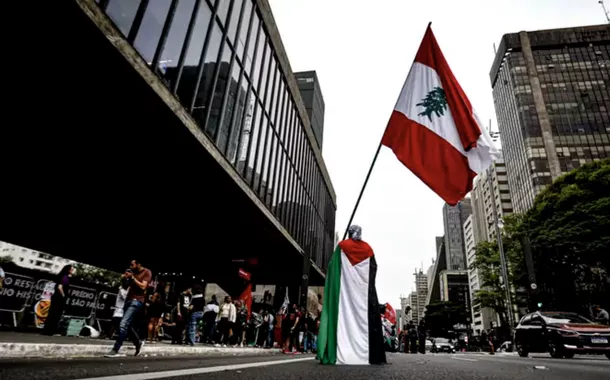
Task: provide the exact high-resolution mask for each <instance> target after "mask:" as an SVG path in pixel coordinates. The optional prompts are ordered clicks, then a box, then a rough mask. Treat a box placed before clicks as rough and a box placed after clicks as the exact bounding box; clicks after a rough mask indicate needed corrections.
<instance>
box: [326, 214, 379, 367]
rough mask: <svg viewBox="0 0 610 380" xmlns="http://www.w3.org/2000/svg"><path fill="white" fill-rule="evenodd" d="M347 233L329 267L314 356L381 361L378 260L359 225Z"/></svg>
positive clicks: (344, 361)
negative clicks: (377, 283) (377, 286)
mask: <svg viewBox="0 0 610 380" xmlns="http://www.w3.org/2000/svg"><path fill="white" fill-rule="evenodd" d="M348 235H349V239H347V240H344V241H342V242H340V243H339V245H338V246H337V248H336V249H335V252H334V253H333V256H332V257H331V260H330V263H329V266H328V273H327V275H326V284H325V286H324V300H323V308H322V315H321V317H320V331H319V334H318V356H317V357H318V360H319V361H320V363H321V364H346V365H366V364H384V363H386V357H385V350H384V347H383V330H382V327H381V314H380V308H379V306H380V305H379V300H378V299H377V290H376V289H375V277H376V276H377V262H376V261H375V256H374V254H373V250H372V248H371V247H370V246H369V245H368V244H367V243H366V242H364V241H362V228H361V227H360V226H356V225H353V226H350V227H349V229H348Z"/></svg>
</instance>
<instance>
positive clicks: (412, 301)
mask: <svg viewBox="0 0 610 380" xmlns="http://www.w3.org/2000/svg"><path fill="white" fill-rule="evenodd" d="M418 301H419V300H418V299H417V291H415V292H411V294H409V305H410V306H411V320H409V321H407V322H411V321H413V322H415V323H419V319H420V318H421V316H420V314H419V312H418V310H419V309H418V305H419V302H418Z"/></svg>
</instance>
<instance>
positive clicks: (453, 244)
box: [437, 198, 472, 270]
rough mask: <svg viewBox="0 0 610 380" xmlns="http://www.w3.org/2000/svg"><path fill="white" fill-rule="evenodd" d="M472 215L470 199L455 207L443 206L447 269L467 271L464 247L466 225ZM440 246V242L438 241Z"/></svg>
mask: <svg viewBox="0 0 610 380" xmlns="http://www.w3.org/2000/svg"><path fill="white" fill-rule="evenodd" d="M470 214H472V206H471V202H470V198H466V199H464V200H462V201H460V202H459V203H458V204H457V205H455V206H449V205H448V204H445V205H444V206H443V223H444V226H445V241H444V243H445V251H446V260H447V265H446V267H447V269H449V270H466V248H465V246H464V223H465V222H466V219H468V217H469V216H470ZM437 245H438V240H437Z"/></svg>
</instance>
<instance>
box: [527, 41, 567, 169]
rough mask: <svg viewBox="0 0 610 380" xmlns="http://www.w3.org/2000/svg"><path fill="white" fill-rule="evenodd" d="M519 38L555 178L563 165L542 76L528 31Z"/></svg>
mask: <svg viewBox="0 0 610 380" xmlns="http://www.w3.org/2000/svg"><path fill="white" fill-rule="evenodd" d="M519 38H520V39H521V48H522V50H523V57H524V58H525V66H526V67H527V74H528V77H529V82H530V86H531V88H532V95H533V96H534V105H535V107H536V113H537V114H538V120H539V122H540V129H541V130H542V142H543V144H544V150H545V151H546V156H547V159H548V161H549V169H550V171H551V178H552V179H553V180H555V179H557V178H558V177H559V176H560V175H561V167H560V166H559V158H558V157H557V149H556V148H555V141H554V140H553V132H552V130H551V120H550V119H549V113H548V111H547V109H546V104H545V103H544V97H543V96H542V87H541V86H540V78H539V77H538V70H537V69H536V61H535V60H534V53H532V45H531V43H530V39H529V36H528V35H527V32H519Z"/></svg>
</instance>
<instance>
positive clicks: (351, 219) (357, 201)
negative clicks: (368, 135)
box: [343, 136, 383, 240]
mask: <svg viewBox="0 0 610 380" xmlns="http://www.w3.org/2000/svg"><path fill="white" fill-rule="evenodd" d="M382 139H383V136H382ZM381 145H382V144H381V141H379V146H378V147H377V151H376V152H375V156H374V157H373V162H371V167H370V168H369V172H368V173H367V174H366V178H365V179H364V184H362V189H360V195H358V200H356V205H355V206H354V210H353V211H352V215H351V216H350V217H349V222H348V223H347V227H346V228H345V233H344V234H343V240H345V239H346V238H347V231H348V230H349V226H351V225H352V222H353V221H354V216H355V215H356V211H357V210H358V206H359V205H360V200H361V199H362V194H364V189H365V188H366V184H367V183H368V182H369V178H370V177H371V173H372V172H373V167H374V166H375V162H377V157H378V156H379V151H380V150H381Z"/></svg>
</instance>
